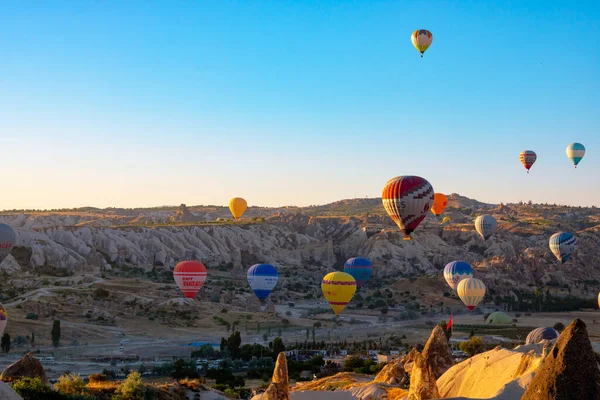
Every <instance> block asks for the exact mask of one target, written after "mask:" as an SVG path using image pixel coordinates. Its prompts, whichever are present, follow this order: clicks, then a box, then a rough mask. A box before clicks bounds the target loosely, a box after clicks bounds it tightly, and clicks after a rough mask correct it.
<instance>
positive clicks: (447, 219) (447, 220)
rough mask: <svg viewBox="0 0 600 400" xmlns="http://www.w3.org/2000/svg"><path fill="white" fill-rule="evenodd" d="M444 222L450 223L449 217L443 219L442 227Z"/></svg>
mask: <svg viewBox="0 0 600 400" xmlns="http://www.w3.org/2000/svg"><path fill="white" fill-rule="evenodd" d="M446 222H450V217H444V219H443V220H442V225H444V224H445V223H446Z"/></svg>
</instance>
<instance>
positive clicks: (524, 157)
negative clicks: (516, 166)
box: [519, 150, 537, 173]
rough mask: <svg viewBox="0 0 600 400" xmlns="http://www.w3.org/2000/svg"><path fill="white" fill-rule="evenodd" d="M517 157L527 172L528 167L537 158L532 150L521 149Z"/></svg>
mask: <svg viewBox="0 0 600 400" xmlns="http://www.w3.org/2000/svg"><path fill="white" fill-rule="evenodd" d="M519 159H520V160H521V164H523V166H524V167H525V169H526V170H527V173H529V169H530V168H531V166H532V165H533V163H535V160H537V155H536V154H535V152H534V151H531V150H523V151H522V152H521V154H520V155H519Z"/></svg>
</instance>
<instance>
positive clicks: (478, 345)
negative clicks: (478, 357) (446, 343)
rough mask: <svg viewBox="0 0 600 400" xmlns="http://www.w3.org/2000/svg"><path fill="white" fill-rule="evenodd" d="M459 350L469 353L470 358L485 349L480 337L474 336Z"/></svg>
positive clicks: (460, 346) (460, 345)
mask: <svg viewBox="0 0 600 400" xmlns="http://www.w3.org/2000/svg"><path fill="white" fill-rule="evenodd" d="M458 348H459V349H461V350H462V351H464V352H465V353H467V354H468V355H469V356H470V357H472V356H474V355H475V354H477V353H479V352H480V351H481V349H482V348H483V341H482V340H481V338H480V337H478V336H472V337H471V338H469V341H468V342H462V343H460V344H459V345H458Z"/></svg>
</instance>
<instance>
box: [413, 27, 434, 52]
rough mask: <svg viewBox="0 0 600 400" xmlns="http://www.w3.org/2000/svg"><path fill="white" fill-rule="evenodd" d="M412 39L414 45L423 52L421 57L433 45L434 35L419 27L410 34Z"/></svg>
mask: <svg viewBox="0 0 600 400" xmlns="http://www.w3.org/2000/svg"><path fill="white" fill-rule="evenodd" d="M410 41H411V42H412V44H413V46H415V49H417V51H418V52H419V53H421V57H423V53H425V51H426V50H427V49H428V48H429V46H431V42H433V35H432V34H431V32H429V31H428V30H427V29H417V30H416V31H414V32H413V33H412V35H410Z"/></svg>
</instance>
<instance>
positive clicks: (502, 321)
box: [485, 311, 512, 325]
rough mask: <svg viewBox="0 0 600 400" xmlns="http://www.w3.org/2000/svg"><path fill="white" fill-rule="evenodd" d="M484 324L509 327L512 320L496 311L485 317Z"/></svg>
mask: <svg viewBox="0 0 600 400" xmlns="http://www.w3.org/2000/svg"><path fill="white" fill-rule="evenodd" d="M485 323H486V324H489V325H509V324H511V323H512V318H511V317H510V316H509V315H508V314H506V313H503V312H502V311H496V312H493V313H491V314H490V315H489V316H488V317H487V319H486V320H485Z"/></svg>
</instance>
